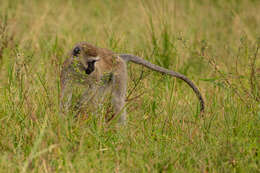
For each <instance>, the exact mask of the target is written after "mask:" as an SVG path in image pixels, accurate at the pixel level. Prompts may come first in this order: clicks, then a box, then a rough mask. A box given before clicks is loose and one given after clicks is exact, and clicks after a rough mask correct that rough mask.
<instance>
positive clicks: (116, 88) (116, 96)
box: [111, 70, 127, 125]
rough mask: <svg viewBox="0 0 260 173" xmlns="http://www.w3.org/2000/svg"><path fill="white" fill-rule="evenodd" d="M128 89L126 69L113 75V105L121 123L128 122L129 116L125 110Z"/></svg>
mask: <svg viewBox="0 0 260 173" xmlns="http://www.w3.org/2000/svg"><path fill="white" fill-rule="evenodd" d="M126 89H127V72H126V70H123V72H122V71H121V73H115V74H114V76H113V84H112V98H111V99H112V100H111V103H112V106H113V110H114V115H115V116H120V117H119V119H118V123H119V124H123V125H125V124H126V121H127V117H126V111H125V108H124V107H125V96H126Z"/></svg>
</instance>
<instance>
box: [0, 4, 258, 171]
mask: <svg viewBox="0 0 260 173" xmlns="http://www.w3.org/2000/svg"><path fill="white" fill-rule="evenodd" d="M259 7H260V2H258V1H255V0H250V1H248V0H239V1H235V0H231V1H224V0H215V1H205V0H196V1H189V0H183V1H170V0H163V1H155V0H152V1H150V0H149V1H148V0H143V1H137V0H132V1H117V0H112V1H106V0H102V1H94V0H92V1H69V0H68V1H61V0H57V1H49V0H45V1H43V0H38V1H3V2H1V3H0V91H1V92H0V103H1V104H0V153H1V156H0V172H101V171H102V172H260V153H259V152H260V125H259V124H260V103H259V99H260V98H259V95H260V83H259V81H260V58H259V56H260V55H259V46H260V45H259V36H260V33H259V31H260V17H259V14H258V13H259ZM80 41H88V42H90V43H93V44H95V45H97V46H100V47H106V48H109V49H112V50H113V51H115V52H124V53H132V54H136V55H139V56H142V57H144V58H145V59H147V60H149V61H151V62H153V63H155V64H158V65H161V66H163V67H166V68H169V69H173V70H175V71H178V72H181V73H183V74H185V75H187V76H188V77H189V78H190V79H192V80H193V81H194V82H195V83H196V84H197V85H198V86H199V88H200V90H201V92H202V93H203V95H204V98H205V100H206V112H205V114H204V116H203V117H199V116H198V114H197V112H198V110H199V102H198V100H197V98H196V96H195V95H194V93H193V92H192V90H191V89H190V88H189V87H187V85H185V84H184V82H181V81H180V80H177V79H172V78H170V77H167V76H162V75H160V74H157V73H155V72H151V71H149V70H147V69H144V68H142V67H140V66H137V65H132V64H129V65H128V69H129V72H128V73H129V84H128V88H129V89H128V97H127V100H128V101H127V110H128V118H129V121H128V125H127V126H125V127H120V128H119V127H117V126H115V123H110V124H106V123H105V122H104V114H105V113H106V110H104V108H101V110H100V115H101V116H100V117H96V116H91V117H90V118H88V119H84V118H79V119H74V118H73V116H67V117H61V116H60V113H59V94H60V85H59V82H60V81H59V74H60V71H61V66H62V62H63V61H64V60H65V58H66V56H67V52H68V51H69V50H70V49H71V48H72V46H73V45H74V44H75V43H77V42H80ZM102 115H103V116H102Z"/></svg>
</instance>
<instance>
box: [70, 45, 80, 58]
mask: <svg viewBox="0 0 260 173" xmlns="http://www.w3.org/2000/svg"><path fill="white" fill-rule="evenodd" d="M79 54H80V48H79V47H78V46H77V47H75V48H74V49H73V52H72V55H73V56H78V55H79Z"/></svg>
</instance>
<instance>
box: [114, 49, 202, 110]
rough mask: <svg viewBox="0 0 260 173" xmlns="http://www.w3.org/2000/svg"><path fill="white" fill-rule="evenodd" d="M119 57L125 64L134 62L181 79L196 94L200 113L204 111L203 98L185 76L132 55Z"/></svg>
mask: <svg viewBox="0 0 260 173" xmlns="http://www.w3.org/2000/svg"><path fill="white" fill-rule="evenodd" d="M119 56H120V57H121V58H122V59H123V60H125V61H126V62H128V61H131V62H134V63H136V64H141V65H143V66H145V67H147V68H149V69H152V70H155V71H158V72H160V73H162V74H168V75H170V76H173V77H176V78H179V79H182V80H183V81H185V82H186V83H187V84H188V85H189V86H190V87H191V88H192V89H193V91H194V92H195V93H196V95H197V97H198V99H199V101H200V112H201V113H203V112H204V109H205V103H204V100H203V97H202V95H201V93H200V91H199V89H198V88H197V87H196V85H195V84H194V83H193V82H192V81H191V80H190V79H188V78H187V77H186V76H184V75H182V74H180V73H177V72H174V71H171V70H168V69H165V68H163V67H160V66H158V65H155V64H152V63H150V62H149V61H146V60H144V59H142V58H140V57H138V56H134V55H131V54H119Z"/></svg>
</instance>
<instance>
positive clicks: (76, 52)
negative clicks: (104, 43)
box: [71, 42, 100, 74]
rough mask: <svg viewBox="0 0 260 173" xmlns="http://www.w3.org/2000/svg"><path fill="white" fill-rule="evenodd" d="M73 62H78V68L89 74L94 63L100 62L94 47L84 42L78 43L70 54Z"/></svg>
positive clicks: (93, 68)
mask: <svg viewBox="0 0 260 173" xmlns="http://www.w3.org/2000/svg"><path fill="white" fill-rule="evenodd" d="M71 55H72V58H73V59H74V60H75V61H74V62H78V63H79V64H77V65H78V68H80V70H84V71H85V73H86V74H90V73H92V72H93V71H94V70H95V63H96V62H97V61H99V60H100V58H99V56H98V50H97V48H96V47H94V46H92V45H91V44H88V43H86V42H83V43H78V44H77V45H76V46H75V47H74V48H73V50H72V52H71Z"/></svg>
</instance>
